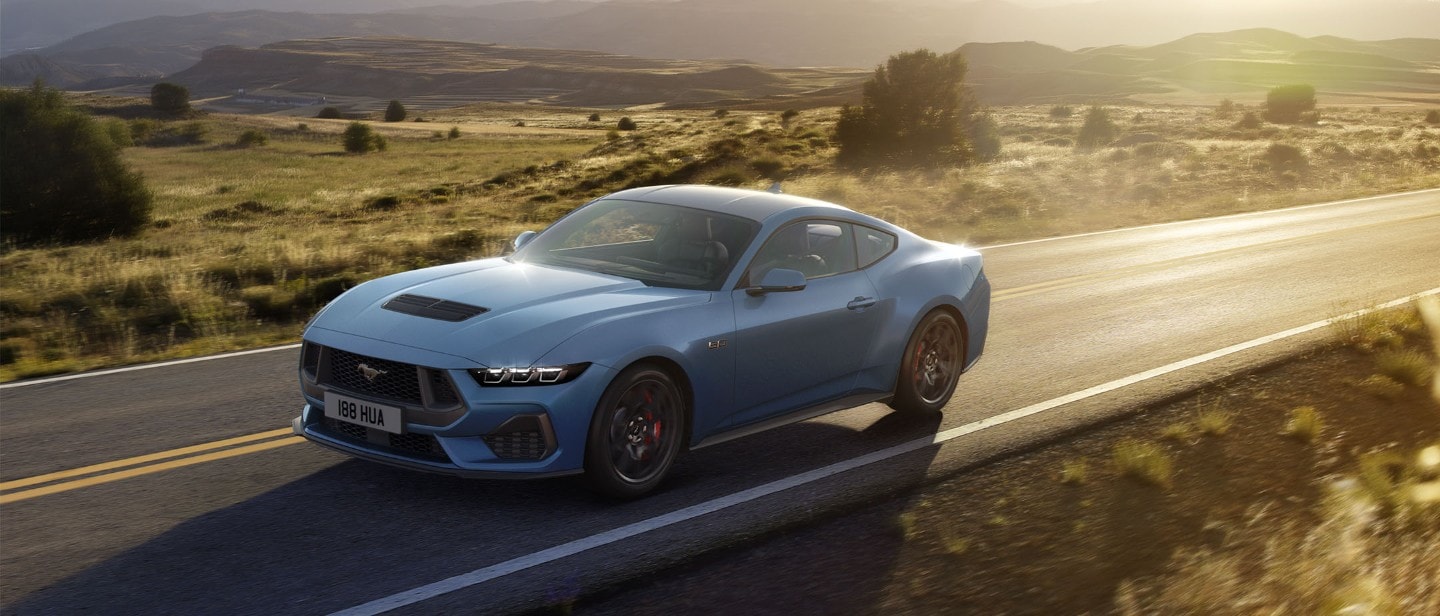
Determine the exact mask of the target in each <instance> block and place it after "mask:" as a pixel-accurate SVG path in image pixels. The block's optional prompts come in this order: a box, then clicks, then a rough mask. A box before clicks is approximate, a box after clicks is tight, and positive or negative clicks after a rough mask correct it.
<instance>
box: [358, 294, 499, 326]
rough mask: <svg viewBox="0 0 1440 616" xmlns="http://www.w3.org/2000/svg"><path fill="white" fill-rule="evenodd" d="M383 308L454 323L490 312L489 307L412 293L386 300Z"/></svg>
mask: <svg viewBox="0 0 1440 616" xmlns="http://www.w3.org/2000/svg"><path fill="white" fill-rule="evenodd" d="M381 308H384V309H386V310H394V311H395V312H403V313H405V314H411V315H415V316H417V317H425V318H427V319H439V320H441V321H450V322H452V323H454V322H460V321H464V320H465V319H468V318H470V317H473V316H476V315H481V314H485V313H487V312H490V309H489V308H481V307H479V306H471V305H470V304H462V303H460V302H452V301H449V300H443V299H435V298H433V297H424V296H420V295H410V294H405V295H401V296H399V297H396V298H394V299H392V300H390V301H388V302H385V305H384V306H381Z"/></svg>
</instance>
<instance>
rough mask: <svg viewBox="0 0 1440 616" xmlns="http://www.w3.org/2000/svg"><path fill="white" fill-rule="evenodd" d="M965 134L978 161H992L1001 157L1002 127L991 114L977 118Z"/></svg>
mask: <svg viewBox="0 0 1440 616" xmlns="http://www.w3.org/2000/svg"><path fill="white" fill-rule="evenodd" d="M965 133H966V137H968V138H969V139H970V150H971V151H972V152H974V153H975V159H976V160H981V161H992V160H995V159H996V158H999V157H1000V125H999V124H997V123H996V122H995V118H992V117H990V114H988V113H987V114H980V115H977V116H975V120H974V121H973V122H971V123H970V125H969V126H968V127H966V129H965Z"/></svg>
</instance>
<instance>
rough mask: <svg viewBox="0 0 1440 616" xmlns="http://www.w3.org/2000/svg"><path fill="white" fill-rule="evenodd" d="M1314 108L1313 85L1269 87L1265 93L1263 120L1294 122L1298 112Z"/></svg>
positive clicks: (1297, 118) (1281, 122)
mask: <svg viewBox="0 0 1440 616" xmlns="http://www.w3.org/2000/svg"><path fill="white" fill-rule="evenodd" d="M1314 110H1315V86H1312V85H1308V84H1294V85H1288V86H1279V87H1275V88H1271V89H1270V92H1269V93H1267V94H1266V95H1265V120H1266V121H1269V122H1274V123H1276V124H1294V123H1296V122H1299V121H1300V114H1302V113H1305V112H1307V111H1314Z"/></svg>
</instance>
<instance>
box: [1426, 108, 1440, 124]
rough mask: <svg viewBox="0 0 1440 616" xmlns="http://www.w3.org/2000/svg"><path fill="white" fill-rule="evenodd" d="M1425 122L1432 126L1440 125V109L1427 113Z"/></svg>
mask: <svg viewBox="0 0 1440 616" xmlns="http://www.w3.org/2000/svg"><path fill="white" fill-rule="evenodd" d="M1425 121H1426V122H1429V123H1431V124H1440V109H1431V110H1430V111H1428V112H1426V113H1425Z"/></svg>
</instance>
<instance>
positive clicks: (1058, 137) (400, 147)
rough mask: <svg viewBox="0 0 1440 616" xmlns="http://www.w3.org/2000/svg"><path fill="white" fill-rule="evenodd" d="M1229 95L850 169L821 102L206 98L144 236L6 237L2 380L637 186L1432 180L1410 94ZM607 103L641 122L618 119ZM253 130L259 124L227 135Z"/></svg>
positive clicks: (1328, 192) (889, 190)
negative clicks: (1114, 137)
mask: <svg viewBox="0 0 1440 616" xmlns="http://www.w3.org/2000/svg"><path fill="white" fill-rule="evenodd" d="M1323 102H1324V101H1323V97H1322V103H1323ZM127 104H130V105H132V106H133V104H134V103H133V101H132V102H130V103H127ZM98 107H100V112H101V113H104V112H105V110H104V106H103V105H98ZM1252 110H1253V109H1252ZM1244 111H1245V109H1243V108H1242V109H1240V110H1238V111H1237V112H1236V113H1235V114H1233V115H1229V116H1221V115H1220V114H1218V113H1217V111H1216V109H1215V108H1213V107H1201V106H1166V107H1124V106H1117V107H1110V108H1109V112H1110V116H1111V118H1112V119H1114V120H1115V121H1116V123H1117V124H1118V125H1119V128H1120V138H1119V141H1118V142H1117V143H1116V144H1114V145H1112V146H1111V147H1105V148H1099V149H1096V150H1090V151H1086V150H1079V149H1076V148H1075V147H1074V146H1073V142H1074V139H1075V136H1076V134H1077V133H1078V129H1079V127H1080V124H1081V122H1082V118H1083V116H1084V109H1083V108H1077V109H1076V110H1075V113H1074V114H1072V115H1070V116H1069V117H1056V115H1054V114H1052V109H1051V107H1049V106H1028V107H1002V108H996V109H993V110H992V114H993V115H994V117H995V119H996V120H997V122H998V124H999V126H1000V130H1001V135H1002V138H1003V144H1004V145H1003V148H1004V149H1003V151H1002V154H1001V156H1000V157H999V159H998V160H996V161H994V162H991V163H988V164H984V165H976V166H972V167H966V168H954V169H938V170H923V171H872V172H864V173H858V172H853V171H848V170H842V169H839V168H837V167H836V166H835V164H834V155H835V148H834V147H833V146H832V144H831V136H832V135H833V130H834V122H835V118H836V115H837V110H836V109H833V108H830V109H817V110H809V111H805V112H802V113H801V114H800V115H799V116H798V117H796V118H794V119H792V120H791V121H789V122H783V121H782V120H781V118H780V115H779V114H777V113H773V112H749V111H734V112H730V113H718V112H716V111H713V110H707V111H666V110H659V109H629V110H625V111H615V110H591V109H557V108H540V107H526V106H473V107H460V108H455V109H451V110H443V111H426V112H425V113H424V114H423V116H424V118H425V119H426V120H427V121H425V122H404V123H396V124H382V123H375V124H374V126H375V128H376V130H377V131H379V132H380V133H381V134H383V135H385V136H386V137H387V139H388V143H389V147H388V149H387V150H386V151H384V152H380V153H375V154H369V155H363V156H361V155H348V154H345V153H344V152H343V149H342V148H341V145H340V137H339V133H340V132H341V131H342V130H343V129H344V127H345V125H346V124H347V122H343V121H328V120H312V119H297V118H294V117H284V116H231V115H219V114H214V115H208V116H204V117H201V118H199V119H198V120H195V121H197V122H199V123H200V124H201V125H202V126H203V127H204V129H205V130H206V132H207V136H206V142H205V143H202V144H198V145H186V146H178V147H134V148H128V149H127V150H126V151H125V158H126V160H127V162H128V163H129V164H130V165H131V166H132V167H133V168H135V169H137V170H139V171H141V172H142V173H143V174H144V175H145V178H146V183H147V185H148V186H149V188H150V189H151V190H152V191H153V193H154V194H155V197H156V199H155V208H154V216H153V217H154V222H153V223H152V225H150V227H149V228H147V229H146V230H145V231H144V232H143V233H141V234H140V235H138V236H137V237H134V238H124V239H112V240H110V241H106V242H99V243H94V244H87V245H77V246H57V247H50V248H35V249H15V248H13V247H6V248H5V249H4V252H3V254H0V318H3V331H0V337H3V341H0V379H3V380H13V379H17V378H26V377H33V376H40V375H45V374H55V373H60V372H68V371H74V370H81V369H88V368H95V367H101V366H107V365H116V364H125V363H135V362H142V361H150V360H155V359H162V358H172V357H182V356H188V355H196V354H205V353H213V352H218V351H224V350H232V349H239V348H249V347H255V346H261V345H268V344H277V343H284V342H292V341H294V340H296V339H297V337H298V333H299V329H300V326H301V325H302V324H303V323H304V321H305V319H306V318H308V316H309V315H310V314H312V313H313V311H314V310H316V309H317V308H318V307H320V306H321V305H323V304H324V302H326V301H328V300H329V299H330V298H332V297H334V296H335V295H336V294H338V293H339V292H341V291H343V290H344V289H346V288H349V287H350V286H353V285H354V284H357V283H359V282H361V281H364V280H367V279H370V278H373V277H376V276H381V275H385V274H389V273H394V272H397V271H403V270H407V269H412V268H417V267H423V266H426V265H433V264H439V263H445V262H453V261H458V260H463V259H469V258H475V257H481V256H489V255H494V254H497V253H498V252H499V251H500V250H501V249H502V248H503V246H504V245H505V243H506V242H507V241H508V240H509V238H511V237H513V236H514V235H515V234H516V233H518V232H519V231H520V230H523V229H530V228H539V227H542V226H543V225H544V224H545V223H547V222H548V221H550V220H553V219H554V218H556V217H558V216H560V215H562V214H564V213H565V212H567V211H569V210H570V209H572V208H574V207H575V206H578V205H580V204H581V203H583V202H584V201H586V200H587V199H589V198H592V197H595V196H599V195H602V194H605V193H608V192H611V191H613V190H617V189H621V188H625V187H629V186H640V185H648V184H659V183H677V182H702V183H714V184H727V185H740V186H750V187H755V188H763V187H765V186H767V185H768V184H770V183H771V182H772V181H773V179H774V178H783V179H784V187H785V190H786V192H789V193H792V194H799V195H804V196H813V197H818V198H822V199H827V200H831V201H835V202H838V203H841V204H844V205H847V206H849V207H852V208H854V209H856V210H860V211H863V212H867V213H870V214H874V215H877V216H879V217H881V218H885V219H887V220H891V221H893V222H896V223H898V224H901V225H903V226H906V227H908V228H911V229H916V230H920V231H921V232H922V234H924V235H927V236H929V237H932V238H934V239H940V240H945V241H951V242H966V243H970V244H988V243H996V242H1002V241H1009V240H1019V239H1026V238H1034V237H1043V236H1051V235H1060V234H1067V233H1075V232H1083V231H1092V230H1099V229H1108V228H1116V227H1124V226H1130V225H1136V224H1144V223H1151V222H1160V221H1168V220H1180V219H1189V218H1197V217H1203V216H1210V215H1217V214H1225V213H1231V212H1238V211H1249V210H1259V209H1268V208H1274V207H1282V206H1287V205H1296V204H1302V203H1313V202H1320V201H1326V200H1332V199H1340V198H1347V197H1355V196H1363V195H1371V194H1380V193H1388V192H1395V191H1401V190H1409V189H1417V188H1432V187H1437V186H1440V127H1437V126H1436V125H1432V124H1426V123H1424V122H1423V117H1424V115H1425V110H1424V109H1421V108H1417V107H1395V108H1385V109H1381V108H1329V109H1325V108H1322V109H1321V122H1320V123H1319V124H1316V125H1295V126H1276V125H1268V124H1265V125H1261V126H1260V127H1258V128H1237V127H1236V125H1237V121H1238V120H1239V118H1240V115H1239V114H1240V113H1243V112H1244ZM592 113H597V114H599V115H600V116H601V117H600V119H599V120H595V121H592V120H590V119H589V117H590V116H591V114H592ZM622 116H625V117H630V118H632V119H633V120H634V121H635V122H636V123H637V124H638V126H639V128H638V129H637V130H634V131H623V132H622V131H615V130H613V128H614V127H615V126H616V123H617V121H618V120H619V119H620V118H621V117H622ZM302 124H303V125H304V126H303V127H302V126H301V125H302ZM451 127H458V128H459V129H460V132H461V136H460V138H458V139H449V138H448V137H447V135H448V133H449V130H450V128H451ZM252 129H253V130H260V131H263V132H264V133H265V134H266V135H267V137H268V143H267V144H266V145H263V146H255V147H249V148H240V147H236V146H234V145H233V144H234V142H235V140H236V138H237V136H238V135H240V134H241V133H242V132H243V131H245V130H252ZM1277 144H1278V146H1277ZM1277 147H1279V152H1280V153H1279V154H1277V153H1276V148H1277ZM1297 153H1298V157H1297Z"/></svg>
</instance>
